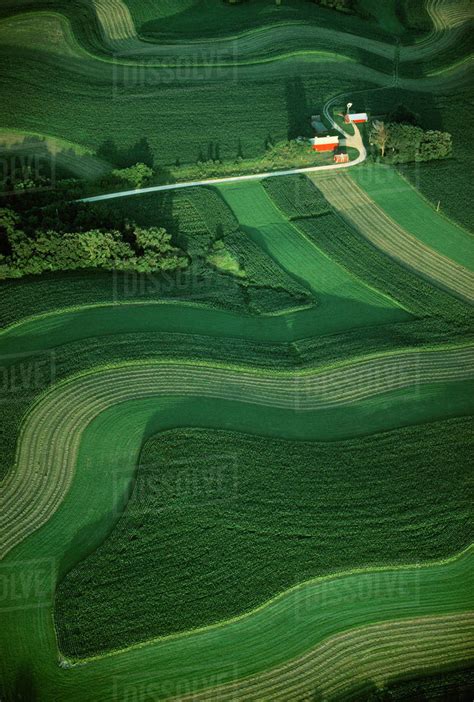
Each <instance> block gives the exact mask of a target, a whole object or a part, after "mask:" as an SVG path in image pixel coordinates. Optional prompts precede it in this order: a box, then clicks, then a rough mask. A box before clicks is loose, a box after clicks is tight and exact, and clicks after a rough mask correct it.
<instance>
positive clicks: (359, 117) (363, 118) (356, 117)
mask: <svg viewBox="0 0 474 702" xmlns="http://www.w3.org/2000/svg"><path fill="white" fill-rule="evenodd" d="M349 119H350V121H351V122H359V121H360V122H367V120H368V119H369V118H368V116H367V112H356V113H354V114H353V115H349Z"/></svg>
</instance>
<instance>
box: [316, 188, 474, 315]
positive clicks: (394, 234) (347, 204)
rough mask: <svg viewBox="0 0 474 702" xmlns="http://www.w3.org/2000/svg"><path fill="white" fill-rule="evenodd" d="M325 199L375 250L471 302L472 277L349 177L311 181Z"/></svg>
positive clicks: (469, 272) (473, 290)
mask: <svg viewBox="0 0 474 702" xmlns="http://www.w3.org/2000/svg"><path fill="white" fill-rule="evenodd" d="M315 184H316V186H317V187H318V188H319V190H321V192H322V193H323V195H324V196H325V198H326V199H327V200H328V202H330V204H331V205H332V206H333V207H334V209H335V210H336V211H337V212H339V213H340V214H341V215H342V217H344V219H346V220H347V221H348V222H349V223H350V224H351V225H352V226H354V227H355V228H356V229H357V230H358V231H359V232H361V234H363V236H365V237H366V239H368V240H369V241H370V242H371V243H372V244H374V245H375V246H377V248H379V249H381V250H382V251H384V252H385V253H386V254H388V255H389V256H391V257H392V258H394V259H395V260H397V261H399V262H400V263H402V264H403V265H404V266H406V267H408V268H411V269H412V270H414V271H415V272H417V273H421V274H422V275H424V276H426V277H427V278H428V279H429V280H431V281H432V282H434V283H436V284H438V285H441V286H442V287H443V288H445V289H446V290H448V291H450V292H454V293H455V294H456V295H458V296H459V297H461V298H463V299H464V300H467V301H469V302H474V274H473V273H472V272H471V271H469V270H467V269H466V268H464V267H463V266H461V265H459V264H457V263H455V262H454V261H452V260H451V259H449V258H447V257H446V256H443V255H442V254H439V253H438V252H436V251H434V250H433V249H431V248H430V247H428V246H426V245H425V244H423V243H422V242H421V241H419V240H418V239H417V238H416V237H414V236H412V235H411V234H409V233H408V232H407V231H406V230H405V229H403V228H402V227H401V226H400V225H399V224H397V222H395V220H393V219H391V218H390V217H389V216H388V215H387V214H386V213H385V212H384V210H383V209H382V208H381V207H379V206H378V205H376V204H375V202H374V201H373V200H371V199H370V198H369V197H368V195H366V194H365V192H364V191H363V190H362V189H361V188H360V187H359V186H358V185H357V184H356V183H355V182H354V181H353V180H352V179H351V178H349V177H346V176H343V177H340V178H325V179H321V180H317V181H315Z"/></svg>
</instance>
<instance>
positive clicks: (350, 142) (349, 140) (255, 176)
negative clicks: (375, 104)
mask: <svg viewBox="0 0 474 702" xmlns="http://www.w3.org/2000/svg"><path fill="white" fill-rule="evenodd" d="M327 116H328V117H329V115H327ZM329 119H330V121H331V124H332V127H333V128H334V129H337V131H338V132H340V133H341V134H342V135H343V136H344V138H345V140H346V146H350V147H352V148H354V149H357V151H358V152H359V155H358V157H357V158H356V159H354V160H353V161H349V162H348V163H331V164H329V165H327V166H305V167H304V168H290V169H288V170H284V171H270V172H268V173H249V174H248V175H239V176H227V177H223V178H207V179H205V180H192V181H188V182H184V183H170V184H169V185H153V186H151V187H149V188H136V189H135V190H121V191H119V192H116V193H107V194H106V195H94V196H93V197H85V198H82V199H81V200H80V202H99V201H100V200H113V199H114V198H118V197H129V196H130V195H143V194H144V193H156V192H160V191H164V190H178V189H180V188H193V187H196V186H199V185H222V184H225V183H236V182H239V181H245V180H261V179H262V178H275V177H276V176H285V175H295V173H314V172H315V171H331V170H336V169H339V168H351V167H352V166H357V165H358V164H359V163H363V161H365V159H366V158H367V150H366V148H365V146H364V143H363V141H362V137H361V134H360V131H359V129H358V128H357V126H356V125H354V135H353V136H351V135H350V134H347V133H346V132H345V131H344V130H343V129H342V128H341V127H339V126H338V125H337V124H336V122H334V120H332V119H331V118H329Z"/></svg>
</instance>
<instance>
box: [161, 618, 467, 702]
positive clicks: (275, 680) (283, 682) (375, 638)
mask: <svg viewBox="0 0 474 702" xmlns="http://www.w3.org/2000/svg"><path fill="white" fill-rule="evenodd" d="M473 637H474V616H473V615H471V614H452V615H444V616H433V617H420V618H415V619H401V620H398V621H397V620H395V621H390V622H384V623H383V624H373V625H371V626H364V627H359V628H356V629H352V630H350V631H348V632H344V633H343V634H338V635H336V636H333V637H331V638H329V639H327V640H326V641H325V642H324V643H322V644H320V645H319V646H317V647H316V648H314V649H312V650H311V651H309V652H308V653H306V654H305V655H304V656H301V658H299V659H296V660H292V661H289V662H288V663H285V664H284V665H283V666H281V667H279V668H274V669H273V670H269V671H268V672H266V673H263V674H260V675H257V676H254V677H252V678H249V679H246V680H243V681H238V682H236V683H234V684H228V685H225V686H222V687H217V688H215V687H214V688H212V689H210V690H208V691H204V692H202V693H201V694H197V695H196V694H195V695H193V696H192V697H191V696H181V697H176V698H174V699H175V700H180V702H190V701H191V700H193V702H194V701H195V702H201V701H202V702H204V701H205V700H218V701H219V702H229V701H231V700H235V699H245V700H249V702H252V701H255V702H257V701H258V700H262V699H271V700H280V701H281V702H284V701H285V700H288V699H313V697H312V696H314V695H318V696H319V695H324V697H323V699H326V700H335V699H340V698H341V695H347V694H348V693H350V692H351V691H352V690H353V689H357V688H358V686H360V688H359V689H358V692H359V694H362V693H364V692H365V694H367V695H369V694H370V693H371V692H375V693H377V692H379V691H381V690H382V689H383V688H384V686H385V684H386V682H387V681H388V680H390V679H393V678H394V677H395V676H399V675H409V674H410V673H416V672H418V671H419V670H426V669H428V670H437V669H440V668H443V667H445V666H449V665H450V664H453V663H456V664H462V663H463V662H464V663H466V664H467V663H468V662H469V661H470V660H471V658H472V655H473V654H474V645H473V643H472V641H473ZM368 681H373V689H372V690H371V689H370V687H371V686H370V683H368Z"/></svg>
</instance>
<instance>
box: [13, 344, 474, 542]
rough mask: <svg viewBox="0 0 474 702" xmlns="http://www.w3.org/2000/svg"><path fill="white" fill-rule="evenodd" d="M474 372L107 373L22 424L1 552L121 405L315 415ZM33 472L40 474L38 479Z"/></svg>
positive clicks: (50, 507)
mask: <svg viewBox="0 0 474 702" xmlns="http://www.w3.org/2000/svg"><path fill="white" fill-rule="evenodd" d="M473 364H474V357H473V354H472V349H470V348H469V347H461V348H454V349H446V350H444V351H425V352H418V353H406V354H398V355H397V354H394V355H386V356H383V357H381V358H373V359H365V360H360V361H358V362H355V363H349V364H346V365H342V366H340V367H339V368H334V369H327V370H324V369H323V370H318V371H316V372H314V371H313V372H306V373H305V374H304V376H300V377H296V378H295V376H291V375H290V376H285V375H284V374H283V373H274V374H272V373H268V372H267V373H265V372H264V371H254V372H251V371H249V370H245V369H238V370H237V369H232V368H225V367H219V366H214V367H213V366H211V365H205V364H200V365H193V364H191V363H189V364H186V363H182V364H173V365H169V364H166V363H162V364H160V363H157V364H149V365H138V366H133V365H130V366H125V367H122V368H116V369H111V370H105V371H102V372H100V373H99V372H97V373H92V374H90V375H85V376H83V377H79V378H77V379H76V380H71V381H70V382H68V383H66V384H65V385H62V384H60V385H56V386H55V387H54V388H53V390H51V391H50V392H49V393H48V394H47V395H46V396H45V397H44V398H43V399H42V400H41V401H39V402H38V403H37V404H36V405H34V406H33V407H32V409H31V411H30V412H29V414H28V415H27V417H26V418H25V421H24V424H23V427H22V431H21V434H20V437H19V443H18V455H17V462H16V466H15V468H14V470H13V471H12V472H10V473H9V475H8V476H7V478H6V479H5V483H4V495H3V496H2V506H3V509H2V517H1V519H0V526H1V527H3V531H2V534H4V536H3V540H2V543H1V551H0V552H1V553H3V554H4V553H6V552H7V551H8V550H10V549H11V548H12V547H13V546H14V545H15V544H16V543H18V542H19V541H21V540H22V539H23V538H25V536H26V535H27V534H28V533H32V532H33V531H35V530H36V529H38V528H39V527H40V526H41V524H43V523H44V522H45V521H47V520H48V519H49V518H50V516H51V514H53V513H54V512H55V510H56V509H57V507H58V506H59V504H60V503H61V501H62V500H63V499H64V496H65V494H66V492H67V490H68V489H69V486H70V483H71V480H72V477H73V474H74V465H75V458H76V455H77V450H78V447H79V443H80V436H81V433H82V431H83V429H84V426H85V425H86V424H87V423H88V422H89V421H91V419H92V418H93V417H94V416H96V415H97V414H98V413H99V412H101V411H103V410H104V409H105V408H107V407H108V406H110V405H111V404H114V403H116V402H121V401H125V400H126V399H132V398H138V397H150V396H153V395H158V394H168V395H169V394H171V395H182V396H184V397H187V396H200V397H214V398H222V399H225V400H233V401H238V402H249V403H252V404H257V405H262V406H269V407H280V408H293V409H299V410H302V411H310V410H319V409H323V408H329V407H337V406H341V405H344V404H347V403H356V402H357V401H360V400H362V399H367V398H370V397H371V396H374V395H377V394H380V393H387V392H389V391H391V390H396V389H400V388H407V387H410V386H412V385H415V386H417V385H422V384H424V383H437V382H438V383H440V382H443V381H455V380H463V379H467V378H469V377H472V375H473ZM31 466H36V468H35V471H34V475H31ZM25 476H28V479H27V480H26V479H25ZM7 526H8V530H7V532H5V528H6V527H7Z"/></svg>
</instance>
